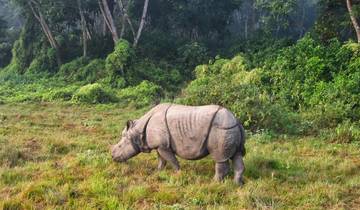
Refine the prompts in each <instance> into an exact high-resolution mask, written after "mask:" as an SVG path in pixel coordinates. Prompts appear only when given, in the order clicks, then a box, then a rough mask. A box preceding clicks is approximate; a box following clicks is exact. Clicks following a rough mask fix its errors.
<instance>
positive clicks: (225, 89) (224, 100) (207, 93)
mask: <svg viewBox="0 0 360 210" xmlns="http://www.w3.org/2000/svg"><path fill="white" fill-rule="evenodd" d="M195 71H196V79H195V80H194V81H192V82H191V83H190V84H189V86H188V87H187V88H186V89H185V90H184V93H183V94H184V95H183V99H180V102H183V103H186V104H191V105H205V104H218V105H222V106H224V107H227V108H229V109H230V110H231V111H233V112H234V113H235V114H236V116H237V117H238V118H239V119H240V120H241V121H242V122H243V123H244V125H245V126H246V127H247V128H248V129H251V130H253V131H256V130H259V129H266V130H272V131H275V132H280V133H296V132H297V130H296V123H297V121H298V116H297V115H296V114H295V113H291V112H290V110H288V109H287V107H286V106H284V104H283V103H282V102H281V101H277V102H276V103H274V100H275V99H274V97H273V96H271V95H270V94H269V93H267V92H266V90H265V89H264V88H263V83H262V77H263V74H264V71H263V70H262V69H254V70H252V71H247V70H246V64H245V59H244V58H243V57H241V56H236V57H235V58H233V59H232V60H226V59H217V60H216V61H215V62H214V63H213V64H210V65H201V66H198V67H197V68H196V70H195Z"/></svg>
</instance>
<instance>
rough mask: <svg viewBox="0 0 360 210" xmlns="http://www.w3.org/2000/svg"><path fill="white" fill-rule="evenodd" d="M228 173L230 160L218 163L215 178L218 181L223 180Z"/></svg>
mask: <svg viewBox="0 0 360 210" xmlns="http://www.w3.org/2000/svg"><path fill="white" fill-rule="evenodd" d="M228 173H229V161H225V162H219V163H216V165H215V176H214V179H215V180H216V181H222V180H223V179H224V177H225V176H226V175H227V174H228Z"/></svg>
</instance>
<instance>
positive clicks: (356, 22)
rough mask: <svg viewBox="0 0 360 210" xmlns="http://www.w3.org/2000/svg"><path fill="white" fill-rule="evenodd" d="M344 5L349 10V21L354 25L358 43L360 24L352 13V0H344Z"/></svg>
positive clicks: (359, 41) (359, 39)
mask: <svg viewBox="0 0 360 210" xmlns="http://www.w3.org/2000/svg"><path fill="white" fill-rule="evenodd" d="M346 7H347V9H348V11H349V15H350V19H351V22H352V24H353V26H354V29H355V32H356V37H357V41H358V43H360V26H359V23H358V21H357V20H356V16H355V15H354V11H353V5H352V0H346Z"/></svg>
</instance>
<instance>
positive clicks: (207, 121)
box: [166, 105, 219, 159]
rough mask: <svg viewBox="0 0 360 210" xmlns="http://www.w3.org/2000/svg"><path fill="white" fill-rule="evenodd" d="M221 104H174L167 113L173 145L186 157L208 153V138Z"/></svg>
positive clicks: (178, 153)
mask: <svg viewBox="0 0 360 210" xmlns="http://www.w3.org/2000/svg"><path fill="white" fill-rule="evenodd" d="M218 110H219V106H216V105H208V106H197V107H192V106H182V105H172V107H171V108H170V109H169V110H168V112H167V114H166V120H167V125H168V128H169V132H170V135H171V142H170V143H171V147H172V148H173V149H174V150H175V151H176V153H177V155H179V156H180V157H183V158H186V159H198V158H201V157H202V156H204V155H207V148H206V139H207V136H208V133H209V129H210V126H211V123H212V121H213V119H214V116H215V114H216V112H217V111H218Z"/></svg>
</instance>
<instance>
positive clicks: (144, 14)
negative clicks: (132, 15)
mask: <svg viewBox="0 0 360 210" xmlns="http://www.w3.org/2000/svg"><path fill="white" fill-rule="evenodd" d="M148 6H149V0H145V2H144V8H143V13H142V16H141V21H140V26H139V29H138V31H137V34H136V37H135V40H134V44H133V47H136V46H137V44H138V42H139V39H140V36H141V32H142V30H143V28H144V24H145V19H146V14H147V10H148Z"/></svg>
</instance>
